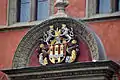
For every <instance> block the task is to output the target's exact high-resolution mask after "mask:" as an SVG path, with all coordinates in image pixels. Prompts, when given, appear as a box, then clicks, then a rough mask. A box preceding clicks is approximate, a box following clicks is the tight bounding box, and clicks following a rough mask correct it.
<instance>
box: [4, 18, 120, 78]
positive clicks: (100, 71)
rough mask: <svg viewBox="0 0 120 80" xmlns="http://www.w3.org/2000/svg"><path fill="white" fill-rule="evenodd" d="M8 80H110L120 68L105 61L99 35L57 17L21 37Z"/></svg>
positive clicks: (5, 71) (8, 71) (71, 21)
mask: <svg viewBox="0 0 120 80" xmlns="http://www.w3.org/2000/svg"><path fill="white" fill-rule="evenodd" d="M12 67H13V68H12V69H8V70H2V71H3V72H4V73H6V74H7V75H8V77H9V78H10V80H111V79H112V77H113V75H114V74H115V73H117V72H118V71H119V65H118V64H116V63H115V62H112V61H106V56H105V52H104V48H103V46H102V43H101V41H100V39H99V38H98V36H97V35H96V34H95V33H94V32H93V31H92V30H90V29H89V27H88V26H86V24H84V23H83V22H81V21H78V20H75V19H73V18H68V17H56V18H52V19H48V20H45V21H43V22H41V23H40V24H39V25H37V26H34V27H33V28H32V29H31V30H29V31H28V33H27V34H26V35H25V36H24V37H23V39H22V40H21V42H20V44H19V45H18V48H17V50H16V52H15V55H14V58H13V66H12Z"/></svg>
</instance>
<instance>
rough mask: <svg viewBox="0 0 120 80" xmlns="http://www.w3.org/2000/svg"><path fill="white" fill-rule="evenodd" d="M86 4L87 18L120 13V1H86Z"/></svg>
mask: <svg viewBox="0 0 120 80" xmlns="http://www.w3.org/2000/svg"><path fill="white" fill-rule="evenodd" d="M86 2H87V4H86V7H87V9H86V12H87V13H86V17H92V16H96V15H99V14H101V15H102V14H112V13H115V12H119V11H120V0H86ZM99 17H100V16H99Z"/></svg>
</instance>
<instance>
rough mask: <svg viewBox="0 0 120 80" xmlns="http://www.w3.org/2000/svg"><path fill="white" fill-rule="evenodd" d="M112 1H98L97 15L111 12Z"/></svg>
mask: <svg viewBox="0 0 120 80" xmlns="http://www.w3.org/2000/svg"><path fill="white" fill-rule="evenodd" d="M110 4H111V2H110V0H98V1H97V11H96V13H109V12H110V10H111V6H110Z"/></svg>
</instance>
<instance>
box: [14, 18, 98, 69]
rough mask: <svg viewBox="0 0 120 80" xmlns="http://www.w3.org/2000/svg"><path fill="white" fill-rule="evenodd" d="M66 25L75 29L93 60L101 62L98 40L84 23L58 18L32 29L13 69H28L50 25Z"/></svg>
mask: <svg viewBox="0 0 120 80" xmlns="http://www.w3.org/2000/svg"><path fill="white" fill-rule="evenodd" d="M57 23H65V24H69V26H68V28H71V27H72V28H73V29H74V32H75V34H77V36H78V38H79V39H82V40H84V41H85V42H86V43H87V45H88V47H89V50H90V53H91V58H92V60H99V51H98V46H97V43H96V40H95V38H94V35H93V33H92V32H90V31H89V30H88V29H87V27H86V25H85V24H83V23H82V22H79V21H77V20H74V19H72V18H65V17H58V18H53V19H50V20H46V21H43V22H42V23H41V24H39V25H37V26H35V27H34V28H32V29H31V30H30V31H28V33H27V34H26V35H25V36H24V37H23V39H22V40H21V42H20V44H19V46H18V48H17V50H16V52H15V55H14V59H13V68H19V67H26V66H27V65H28V63H29V58H30V56H31V55H32V53H33V51H34V50H35V48H36V46H37V45H38V44H39V40H40V39H41V38H42V36H43V32H44V31H47V30H48V29H49V25H52V24H57Z"/></svg>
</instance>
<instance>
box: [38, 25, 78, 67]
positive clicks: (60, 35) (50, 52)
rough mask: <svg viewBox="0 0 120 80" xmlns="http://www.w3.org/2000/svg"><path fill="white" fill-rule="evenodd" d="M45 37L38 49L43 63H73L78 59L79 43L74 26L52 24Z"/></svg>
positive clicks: (40, 60) (40, 61)
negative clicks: (69, 27) (55, 25)
mask: <svg viewBox="0 0 120 80" xmlns="http://www.w3.org/2000/svg"><path fill="white" fill-rule="evenodd" d="M43 37H44V39H42V40H41V41H40V46H39V51H38V53H39V63H40V64H41V65H47V64H49V63H51V64H58V63H64V62H66V63H72V62H74V61H75V60H76V57H77V55H78V51H79V45H78V41H77V39H76V38H75V36H74V33H73V29H72V28H71V29H68V28H67V26H66V24H61V25H60V27H54V25H51V26H49V30H48V31H47V32H44V35H43Z"/></svg>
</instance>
